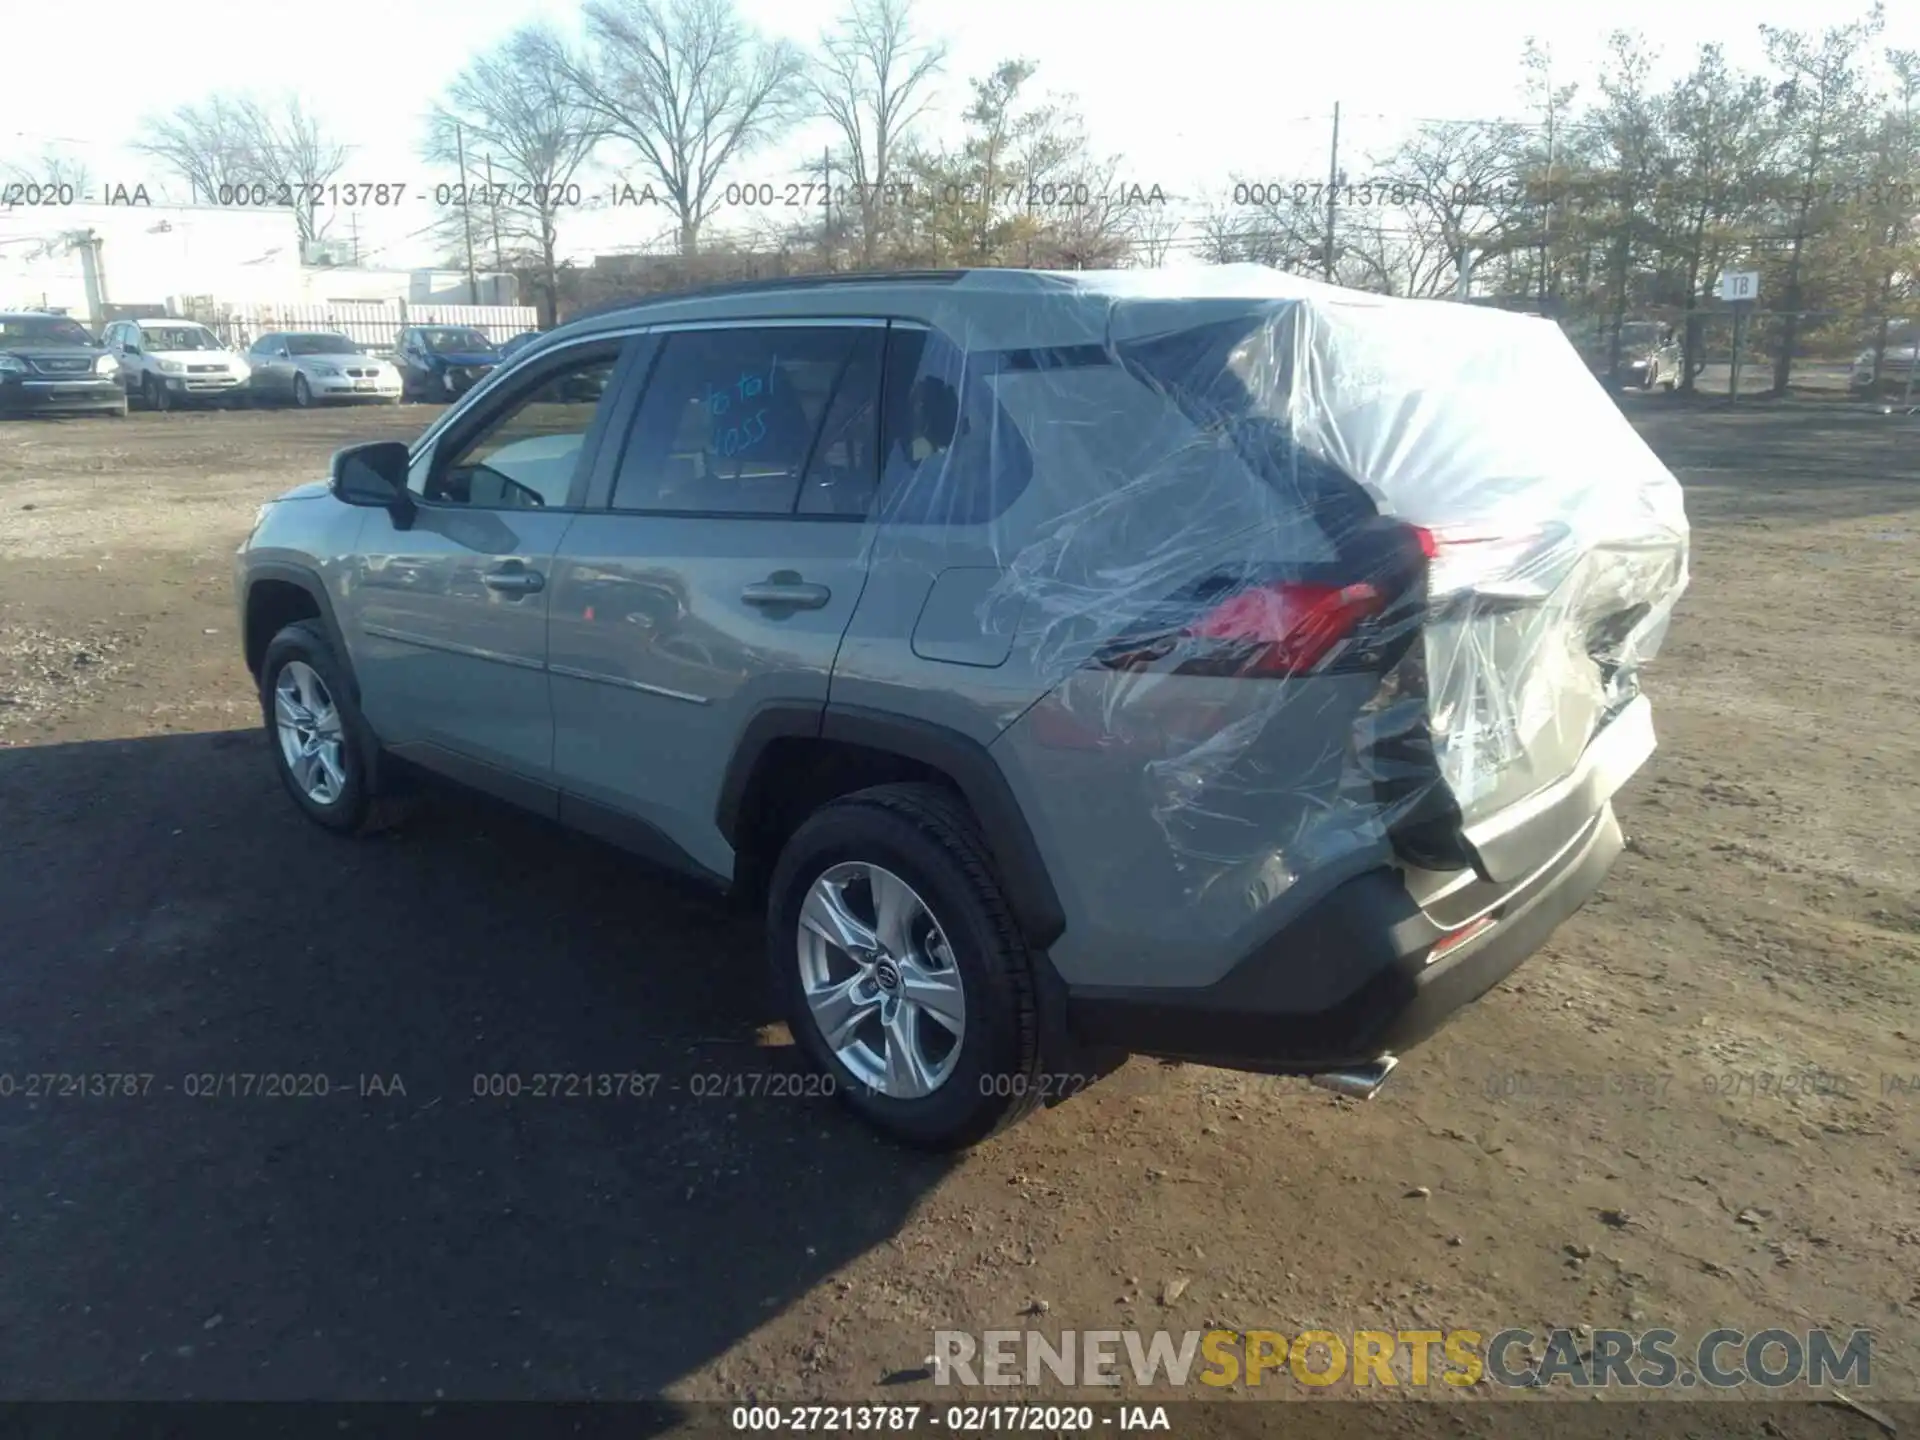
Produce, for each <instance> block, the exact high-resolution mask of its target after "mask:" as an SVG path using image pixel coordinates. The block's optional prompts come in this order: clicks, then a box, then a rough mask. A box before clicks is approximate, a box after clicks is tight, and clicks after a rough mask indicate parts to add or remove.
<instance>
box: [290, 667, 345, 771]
mask: <svg viewBox="0 0 1920 1440" xmlns="http://www.w3.org/2000/svg"><path fill="white" fill-rule="evenodd" d="M273 719H274V729H275V732H276V733H277V734H278V736H279V738H280V754H281V757H282V758H283V759H284V760H285V761H286V762H287V771H288V773H289V774H290V775H291V776H292V777H293V783H294V784H295V785H297V786H298V787H299V788H300V791H301V793H302V794H304V795H305V796H306V797H307V799H309V800H311V801H312V802H313V803H314V804H315V805H334V804H337V803H339V800H340V797H341V795H342V794H344V793H345V791H346V788H347V759H346V750H345V744H344V739H345V737H344V733H343V731H342V728H341V723H340V711H339V708H338V707H337V706H336V705H335V704H334V703H333V696H332V694H331V693H329V691H328V690H327V683H326V681H324V680H322V679H321V678H320V675H319V673H318V672H317V671H316V670H315V669H314V668H313V667H312V666H311V665H309V664H307V662H306V661H304V660H289V661H288V662H287V664H286V665H285V667H283V668H282V669H281V671H280V677H279V679H277V680H276V681H274V685H273Z"/></svg>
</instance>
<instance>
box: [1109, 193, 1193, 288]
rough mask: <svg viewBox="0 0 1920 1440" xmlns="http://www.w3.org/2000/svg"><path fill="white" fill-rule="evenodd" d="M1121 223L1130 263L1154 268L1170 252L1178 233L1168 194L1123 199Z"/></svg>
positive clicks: (1176, 220)
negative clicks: (1123, 228)
mask: <svg viewBox="0 0 1920 1440" xmlns="http://www.w3.org/2000/svg"><path fill="white" fill-rule="evenodd" d="M1125 206H1126V209H1125V212H1124V215H1123V218H1122V224H1123V225H1124V226H1125V229H1126V235H1127V246H1128V251H1129V253H1130V255H1131V258H1132V260H1133V262H1134V263H1135V264H1137V265H1143V266H1145V267H1146V268H1148V269H1149V270H1157V269H1159V268H1160V267H1161V266H1162V265H1165V264H1166V263H1167V260H1168V258H1169V257H1170V256H1171V255H1172V254H1173V246H1174V242H1175V241H1176V240H1177V239H1178V238H1179V236H1180V217H1179V216H1177V215H1175V214H1174V213H1173V211H1172V208H1171V206H1170V204H1169V198H1168V197H1164V196H1163V197H1161V198H1159V199H1155V200H1141V199H1127V200H1126V201H1125Z"/></svg>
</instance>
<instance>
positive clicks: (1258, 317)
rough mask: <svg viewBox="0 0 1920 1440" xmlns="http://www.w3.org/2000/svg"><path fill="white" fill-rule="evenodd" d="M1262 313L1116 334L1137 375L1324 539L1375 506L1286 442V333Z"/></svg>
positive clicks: (1320, 461)
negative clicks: (1131, 336) (1134, 336)
mask: <svg viewBox="0 0 1920 1440" xmlns="http://www.w3.org/2000/svg"><path fill="white" fill-rule="evenodd" d="M1272 319H1273V317H1272V316H1270V315H1267V314H1263V313H1255V314H1250V315H1246V316H1240V317H1236V318H1234V319H1231V320H1221V321H1214V322H1211V323H1208V324H1205V325H1196V326H1193V327H1192V328H1190V329H1186V330H1179V331H1175V332H1173V333H1171V334H1168V335H1164V336H1156V337H1155V338H1154V339H1152V340H1144V341H1136V342H1131V343H1128V344H1123V345H1121V346H1120V347H1119V353H1120V356H1121V358H1122V360H1123V361H1124V362H1125V364H1126V365H1127V368H1128V369H1129V370H1130V371H1131V372H1133V374H1134V376H1135V377H1136V378H1137V379H1138V380H1139V381H1141V382H1142V383H1143V384H1144V385H1145V386H1146V387H1147V388H1148V389H1150V390H1153V391H1156V392H1158V393H1159V394H1160V395H1161V396H1162V397H1163V398H1164V400H1165V401H1166V402H1167V403H1169V404H1171V405H1172V406H1174V407H1175V408H1177V409H1178V410H1179V411H1180V413H1181V414H1182V415H1184V416H1186V417H1187V419H1188V420H1189V421H1190V422H1191V423H1192V424H1193V425H1194V427H1195V428H1196V430H1197V431H1198V432H1200V433H1201V434H1204V435H1205V436H1208V437H1210V438H1211V439H1212V440H1214V441H1216V442H1218V443H1219V444H1221V445H1222V446H1224V447H1225V448H1227V449H1229V450H1230V451H1231V452H1232V454H1233V456H1234V458H1235V460H1236V461H1237V462H1238V464H1239V466H1241V467H1244V470H1245V472H1247V473H1251V474H1252V475H1255V476H1257V477H1259V479H1260V480H1261V481H1262V482H1263V483H1264V484H1266V485H1267V486H1269V487H1270V488H1272V489H1273V490H1275V491H1277V492H1278V493H1279V494H1281V495H1283V496H1286V497H1288V498H1290V499H1291V500H1293V501H1294V502H1295V505H1294V506H1293V507H1292V508H1293V510H1294V512H1295V513H1297V514H1298V515H1299V516H1300V518H1301V520H1302V523H1303V530H1302V534H1301V537H1300V538H1301V539H1302V540H1305V539H1306V537H1307V535H1308V533H1309V532H1310V533H1311V534H1313V535H1314V536H1317V537H1318V538H1319V540H1320V541H1321V542H1322V543H1326V542H1328V541H1330V540H1331V537H1335V536H1340V535H1344V534H1346V533H1348V532H1349V531H1350V530H1352V529H1354V528H1356V527H1358V526H1360V525H1363V524H1365V523H1366V522H1367V521H1368V520H1370V519H1372V518H1374V517H1375V516H1376V515H1378V513H1379V509H1378V507H1377V506H1376V505H1375V504H1374V502H1373V500H1372V498H1371V497H1370V496H1368V494H1367V493H1366V491H1365V490H1364V489H1363V488H1362V487H1361V486H1360V485H1359V484H1358V483H1357V482H1356V481H1355V480H1354V479H1353V477H1351V476H1350V475H1347V474H1346V473H1345V472H1343V471H1342V470H1341V469H1340V468H1339V467H1338V466H1337V465H1334V464H1332V463H1331V462H1329V461H1327V460H1326V459H1324V458H1322V457H1320V456H1318V455H1316V454H1314V453H1313V452H1311V451H1309V450H1307V449H1305V448H1303V447H1302V446H1300V445H1298V444H1296V443H1295V442H1294V437H1293V432H1292V429H1291V420H1292V417H1291V416H1290V415H1289V414H1288V413H1287V412H1286V397H1287V396H1288V395H1289V394H1290V393H1291V391H1292V381H1291V377H1290V375H1289V373H1288V371H1289V369H1290V366H1291V364H1292V356H1291V345H1290V343H1289V339H1290V337H1289V334H1288V332H1287V331H1285V330H1284V329H1278V328H1276V327H1275V326H1274V325H1273V323H1272ZM1359 359H1360V357H1358V356H1356V361H1358V360H1359ZM1308 548H1312V546H1311V545H1309V547H1308Z"/></svg>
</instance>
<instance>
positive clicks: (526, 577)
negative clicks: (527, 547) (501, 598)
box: [480, 566, 547, 595]
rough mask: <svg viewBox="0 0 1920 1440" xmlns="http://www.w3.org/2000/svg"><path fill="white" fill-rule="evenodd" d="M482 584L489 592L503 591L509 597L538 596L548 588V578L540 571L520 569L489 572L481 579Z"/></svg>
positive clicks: (503, 568)
mask: <svg viewBox="0 0 1920 1440" xmlns="http://www.w3.org/2000/svg"><path fill="white" fill-rule="evenodd" d="M480 582H481V584H483V585H485V586H486V587H487V588H488V589H489V590H501V591H505V592H506V593H507V594H509V595H537V594H539V592H540V591H542V590H544V589H546V588H547V577H546V576H544V575H542V574H541V573H540V572H539V571H538V570H524V569H520V568H518V567H512V568H509V567H505V566H503V567H502V568H500V569H498V570H489V571H488V572H487V573H486V574H485V575H482V576H481V577H480Z"/></svg>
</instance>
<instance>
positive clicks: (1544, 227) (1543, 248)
mask: <svg viewBox="0 0 1920 1440" xmlns="http://www.w3.org/2000/svg"><path fill="white" fill-rule="evenodd" d="M1557 108H1558V107H1557V106H1556V105H1555V104H1554V103H1553V61H1552V60H1551V59H1549V60H1548V61H1547V202H1546V208H1545V210H1543V211H1542V212H1541V215H1540V311H1541V313H1542V314H1545V313H1546V309H1547V267H1548V266H1549V265H1550V264H1551V263H1552V260H1553V162H1554V159H1555V156H1554V147H1553V112H1554V111H1555V110H1556V109H1557Z"/></svg>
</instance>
